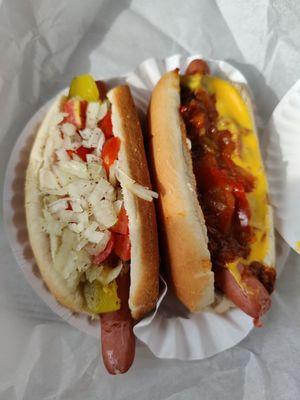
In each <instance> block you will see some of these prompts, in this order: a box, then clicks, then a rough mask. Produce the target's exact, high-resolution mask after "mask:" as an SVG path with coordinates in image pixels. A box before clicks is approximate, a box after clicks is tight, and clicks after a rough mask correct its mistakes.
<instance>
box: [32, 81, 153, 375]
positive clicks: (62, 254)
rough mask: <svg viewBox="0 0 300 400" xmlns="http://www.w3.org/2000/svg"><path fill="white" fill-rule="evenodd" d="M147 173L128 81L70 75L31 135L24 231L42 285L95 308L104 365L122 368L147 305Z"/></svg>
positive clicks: (81, 308)
mask: <svg viewBox="0 0 300 400" xmlns="http://www.w3.org/2000/svg"><path fill="white" fill-rule="evenodd" d="M150 187H151V184H150V178H149V172H148V167H147V162H146V156H145V151H144V146H143V138H142V132H141V128H140V124H139V120H138V116H137V112H136V109H135V106H134V103H133V100H132V97H131V93H130V90H129V88H128V87H127V86H118V87H115V88H113V89H111V90H110V91H109V92H108V93H106V86H105V83H104V82H102V81H94V79H93V78H92V77H91V76H90V75H81V76H78V77H76V78H74V79H73V81H72V83H71V85H70V89H69V91H68V93H67V94H66V95H63V96H59V97H58V98H57V99H56V101H55V102H54V103H53V105H52V106H51V108H50V110H49V111H48V113H47V115H46V117H45V118H44V120H43V122H42V124H41V126H40V128H39V131H38V133H37V136H36V139H35V142H34V144H33V148H32V151H31V155H30V159H29V164H28V168H27V172H26V184H25V206H26V219H27V227H28V233H29V239H30V243H31V247H32V249H33V253H34V255H35V259H36V262H37V264H38V267H39V269H40V271H41V275H42V277H43V280H44V281H45V283H46V285H47V286H48V288H49V290H50V291H51V292H52V294H53V295H54V296H55V298H56V299H57V300H58V301H59V302H60V303H61V304H62V305H64V306H66V307H67V308H69V309H70V310H72V311H74V312H83V313H87V314H90V315H99V316H100V322H101V343H102V345H101V348H102V355H103V361H104V364H105V366H106V368H107V370H108V372H109V373H111V374H117V373H124V372H126V371H127V370H128V369H129V368H130V366H131V364H132V362H133V360H134V354H135V337H134V334H133V326H134V322H135V321H136V320H139V319H140V318H142V317H143V316H144V315H145V314H146V313H147V312H149V311H150V310H151V309H152V308H153V307H154V306H155V304H156V301H157V296H158V243H157V232H156V219H155V212H154V205H153V201H152V200H153V198H154V197H157V194H156V193H155V192H153V191H152V190H151V188H150Z"/></svg>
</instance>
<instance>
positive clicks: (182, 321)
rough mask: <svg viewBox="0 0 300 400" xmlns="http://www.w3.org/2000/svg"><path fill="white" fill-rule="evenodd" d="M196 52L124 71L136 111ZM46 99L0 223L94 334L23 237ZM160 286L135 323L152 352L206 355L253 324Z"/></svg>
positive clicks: (19, 147) (10, 174)
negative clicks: (197, 309) (33, 152)
mask: <svg viewBox="0 0 300 400" xmlns="http://www.w3.org/2000/svg"><path fill="white" fill-rule="evenodd" d="M197 57H199V56H194V57H189V58H184V57H180V56H177V55H176V56H173V57H169V58H167V59H165V60H154V59H150V60H147V61H145V62H143V63H142V64H141V65H140V66H139V67H138V68H137V69H136V71H135V72H134V73H132V74H129V75H128V77H127V79H126V80H127V82H128V83H129V85H130V86H131V89H132V93H133V95H134V97H135V101H136V104H137V107H138V108H139V110H140V111H141V113H142V116H145V114H146V111H147V107H148V103H149V98H150V93H151V90H152V88H153V86H154V85H155V83H156V82H157V80H158V79H159V78H160V76H161V75H162V74H163V73H164V72H166V71H168V70H172V69H174V68H180V69H181V70H182V71H184V69H185V67H186V65H187V64H188V63H189V62H190V60H191V59H193V58H197ZM209 64H210V67H211V69H212V72H213V73H216V74H219V75H221V76H223V77H227V78H230V79H231V80H234V81H237V82H242V83H246V80H245V78H244V77H243V75H242V74H241V73H240V72H239V71H238V70H237V69H235V68H234V67H233V66H231V65H230V64H228V63H225V62H222V61H213V60H211V61H210V62H209ZM110 82H111V83H112V84H114V85H115V84H120V83H124V78H116V79H113V80H111V81H110ZM50 103H51V101H50V102H48V103H47V104H46V105H45V106H43V107H42V108H41V109H40V110H39V111H38V112H37V113H36V114H35V115H34V116H33V117H32V118H31V120H30V121H29V122H28V123H27V125H26V126H25V128H24V130H23V131H22V132H21V134H20V137H19V139H18V141H17V142H16V144H15V147H14V149H13V151H12V154H11V157H10V160H9V163H8V167H7V171H6V177H5V184H4V222H5V227H6V231H7V235H8V239H9V242H10V245H11V248H12V251H13V253H14V255H15V257H16V260H17V262H18V264H19V266H20V268H21V269H22V271H23V272H24V274H25V277H26V279H27V281H28V282H29V284H30V285H31V286H32V287H33V289H34V290H35V291H36V292H37V294H38V295H39V296H40V297H41V298H42V299H43V300H44V301H45V302H46V303H47V304H48V306H49V307H50V308H51V309H52V310H53V311H54V312H55V313H56V314H58V315H59V316H61V317H62V318H63V319H64V320H66V321H67V322H68V323H69V324H70V325H72V326H74V327H76V328H78V329H79V330H81V331H83V332H85V333H87V334H88V335H91V336H94V337H97V338H99V336H100V329H99V322H98V321H91V320H90V319H89V318H88V317H87V316H85V315H82V314H81V315H80V314H74V313H72V312H71V311H69V310H67V309H66V308H64V307H62V306H61V305H60V304H59V303H58V302H57V301H56V300H55V299H54V298H53V297H52V295H51V294H50V293H49V291H48V290H47V288H46V286H45V285H44V284H43V282H42V280H41V278H40V276H39V273H38V268H37V266H36V264H35V261H34V258H33V256H32V253H31V250H30V245H29V242H28V236H27V230H26V221H25V211H24V192H23V188H24V180H25V171H26V167H27V162H28V157H29V153H30V149H31V145H32V142H33V138H34V136H35V133H36V132H37V129H38V126H39V123H40V122H41V121H42V119H43V116H44V115H45V113H46V111H47V109H48V108H49V105H50ZM288 251H289V248H288V246H287V245H285V243H284V242H283V241H281V240H278V241H277V254H278V258H277V267H278V268H282V266H283V265H284V262H285V260H286V258H287V255H288ZM166 291H167V287H166V284H165V283H164V282H163V281H162V287H161V294H160V299H159V302H158V304H157V308H156V310H155V311H154V312H153V313H152V314H151V315H150V316H149V317H147V318H146V319H144V320H143V321H141V322H140V323H139V324H137V325H136V326H135V334H136V336H137V337H138V338H139V339H140V340H141V341H142V342H144V343H145V344H146V345H147V346H148V347H149V348H150V350H151V351H152V352H153V353H154V354H155V355H156V356H157V357H160V358H178V359H185V360H195V359H203V358H206V357H210V356H212V355H214V354H216V353H218V352H221V351H223V350H226V349H228V348H230V347H232V346H234V345H236V344H237V343H238V342H240V341H241V340H242V339H243V338H244V337H245V336H247V334H248V332H249V331H250V330H251V329H252V327H253V323H252V320H251V318H249V317H248V316H247V315H245V314H244V313H242V312H241V311H239V310H237V309H234V310H231V311H229V312H228V313H226V314H225V315H223V316H220V315H214V314H211V313H207V312H205V313H202V314H189V313H187V312H186V311H185V309H184V308H183V307H182V306H181V305H180V304H179V302H178V301H177V300H176V299H174V298H173V297H172V295H171V294H170V293H168V294H167V295H166ZM165 295H166V296H165ZM164 296H165V297H164Z"/></svg>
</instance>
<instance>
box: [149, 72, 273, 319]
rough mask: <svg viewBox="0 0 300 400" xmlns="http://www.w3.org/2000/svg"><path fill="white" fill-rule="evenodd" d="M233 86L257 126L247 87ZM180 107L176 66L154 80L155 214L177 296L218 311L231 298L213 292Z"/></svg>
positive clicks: (268, 260)
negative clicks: (157, 202)
mask: <svg viewBox="0 0 300 400" xmlns="http://www.w3.org/2000/svg"><path fill="white" fill-rule="evenodd" d="M234 85H235V87H236V88H237V89H238V90H239V92H240V93H241V95H242V97H243V99H244V101H245V102H246V105H247V106H248V109H249V111H250V114H251V117H252V121H253V126H254V127H255V121H254V113H253V108H252V102H251V98H250V96H249V93H248V92H247V90H246V87H245V86H243V85H236V84H234ZM179 107H180V78H179V72H178V70H175V71H171V72H167V73H166V74H165V75H163V76H162V78H161V79H160V81H159V82H158V83H157V85H156V86H155V88H154V90H153V92H152V96H151V101H150V108H149V127H150V149H151V158H152V170H153V175H154V181H155V184H156V187H155V189H156V190H157V191H158V193H159V216H160V223H161V225H162V227H161V231H162V239H163V240H164V245H165V247H164V250H165V257H166V262H167V267H168V270H169V278H170V281H171V284H172V286H173V290H174V292H175V294H176V296H177V297H178V298H179V300H180V301H181V302H182V303H183V304H184V305H185V306H186V307H187V308H188V309H189V310H190V311H192V312H194V311H199V310H201V309H204V308H206V307H207V306H210V305H211V306H212V307H213V308H214V309H215V311H216V312H219V311H218V307H217V306H218V305H219V304H220V302H221V303H222V307H219V309H220V310H221V309H222V312H224V311H226V310H227V309H228V308H229V307H230V306H231V302H229V301H226V305H224V304H223V303H224V302H222V296H220V295H218V296H217V297H215V295H214V277H213V272H212V271H211V262H210V254H209V250H208V239H207V231H206V225H205V220H204V217H203V213H202V210H201V207H200V205H199V202H198V199H197V192H196V182H195V177H194V173H193V165H192V159H191V153H190V150H189V148H188V146H187V143H186V128H185V124H184V122H183V119H182V117H181V115H180V112H179ZM255 133H256V130H255ZM262 168H263V166H262ZM267 212H268V215H267V221H268V226H269V244H270V245H269V249H268V250H269V251H268V253H267V255H266V257H265V260H264V261H265V263H266V264H267V265H269V266H272V267H274V262H275V246H274V231H273V217H272V208H271V206H270V205H268V209H267ZM214 300H215V301H214Z"/></svg>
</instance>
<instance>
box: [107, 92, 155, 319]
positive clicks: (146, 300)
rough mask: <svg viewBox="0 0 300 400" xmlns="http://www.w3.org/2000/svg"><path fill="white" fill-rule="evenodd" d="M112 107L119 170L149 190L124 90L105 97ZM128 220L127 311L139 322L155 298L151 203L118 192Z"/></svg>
mask: <svg viewBox="0 0 300 400" xmlns="http://www.w3.org/2000/svg"><path fill="white" fill-rule="evenodd" d="M108 98H109V100H110V102H111V104H112V123H113V131H114V135H115V136H117V137H119V138H120V140H121V142H122V144H123V145H122V146H121V148H120V152H119V167H120V168H121V169H122V170H123V171H124V172H125V174H127V175H128V176H130V177H131V178H132V179H134V180H135V181H136V182H137V183H139V184H141V185H143V186H146V187H148V188H150V187H151V182H150V177H149V171H148V167H147V161H146V155H145V150H144V143H143V136H142V130H141V126H140V123H139V119H138V115H137V111H136V108H135V105H134V102H133V99H132V96H131V93H130V90H129V88H128V86H118V87H116V88H114V89H112V90H111V91H110V92H109V93H108ZM122 190H123V196H124V205H125V209H126V212H127V215H128V219H129V232H130V240H131V267H130V278H131V285H130V294H129V307H130V309H131V313H132V316H133V318H135V319H139V318H141V317H142V316H143V315H144V314H146V313H147V312H148V311H150V310H151V309H152V308H153V307H154V306H155V304H156V301H157V297H158V284H159V282H158V268H159V254H158V240H157V227H156V219H155V210H154V204H153V202H148V201H146V200H143V199H141V198H139V197H137V196H135V195H133V194H132V193H131V192H130V191H129V190H127V189H126V188H125V187H123V188H122Z"/></svg>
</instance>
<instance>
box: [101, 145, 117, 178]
mask: <svg viewBox="0 0 300 400" xmlns="http://www.w3.org/2000/svg"><path fill="white" fill-rule="evenodd" d="M120 144H121V141H120V139H119V138H117V137H111V138H109V139H108V140H107V141H106V142H105V144H104V146H103V149H102V159H103V165H104V168H105V170H106V172H107V173H108V172H109V167H110V166H111V165H112V164H113V163H114V162H115V161H116V159H117V158H118V154H119V150H120Z"/></svg>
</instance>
